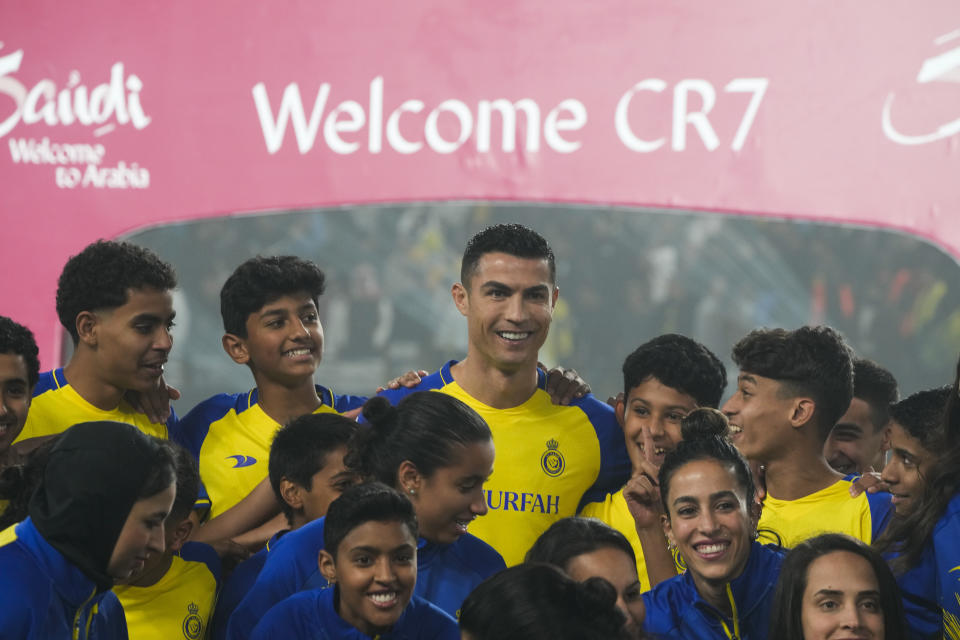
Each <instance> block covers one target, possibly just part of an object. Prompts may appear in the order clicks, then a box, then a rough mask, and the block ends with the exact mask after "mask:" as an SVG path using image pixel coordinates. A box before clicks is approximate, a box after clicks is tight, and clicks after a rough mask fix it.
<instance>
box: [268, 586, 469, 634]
mask: <svg viewBox="0 0 960 640" xmlns="http://www.w3.org/2000/svg"><path fill="white" fill-rule="evenodd" d="M335 592H336V590H335V589H329V588H328V589H311V590H309V591H301V592H300V593H296V594H294V595H292V596H290V597H289V598H287V599H286V600H283V601H282V602H280V603H278V604H277V605H276V606H275V607H273V608H272V609H270V611H269V612H267V615H265V616H264V617H263V620H261V621H260V622H259V623H258V624H257V626H256V627H254V629H253V633H252V634H251V635H250V638H251V640H277V638H283V639H284V640H368V639H369V638H370V636H368V635H366V634H365V633H363V632H361V631H360V630H359V629H357V628H356V627H354V626H352V625H351V624H350V623H348V622H347V621H346V620H344V619H343V618H341V617H340V615H339V614H338V613H337V612H336V609H335V608H334V594H335ZM376 638H377V640H460V631H459V629H458V628H457V623H456V622H455V621H454V619H453V618H451V617H450V616H449V615H447V614H446V613H444V612H443V611H441V610H440V609H438V608H437V607H435V606H434V605H432V604H430V603H429V602H427V601H426V600H424V599H422V598H418V597H417V596H413V597H412V598H410V602H409V604H407V606H406V608H405V609H404V610H403V613H402V614H400V617H399V618H398V619H397V621H396V622H395V623H394V625H393V627H392V628H391V629H390V630H389V631H387V632H385V633H382V634H379V635H377V636H376Z"/></svg>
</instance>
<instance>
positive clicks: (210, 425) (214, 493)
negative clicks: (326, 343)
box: [176, 386, 366, 518]
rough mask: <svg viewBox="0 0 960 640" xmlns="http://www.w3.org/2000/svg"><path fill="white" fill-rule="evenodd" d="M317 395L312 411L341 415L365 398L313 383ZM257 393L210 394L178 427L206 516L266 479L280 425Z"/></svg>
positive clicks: (217, 511) (361, 403) (242, 497)
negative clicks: (196, 471) (195, 469)
mask: <svg viewBox="0 0 960 640" xmlns="http://www.w3.org/2000/svg"><path fill="white" fill-rule="evenodd" d="M317 395H318V396H319V397H320V400H321V402H322V403H323V404H322V405H321V406H320V407H319V408H318V409H317V410H316V411H314V413H331V412H332V413H344V412H346V411H350V410H351V409H356V408H358V407H362V406H363V403H364V402H365V401H366V398H363V397H358V396H338V395H334V394H333V393H332V392H331V391H330V390H329V389H326V388H324V387H321V386H317ZM258 397H259V396H258V394H257V390H256V389H252V390H250V391H248V392H247V393H234V394H227V393H222V394H219V395H216V396H213V397H212V398H209V399H207V400H204V401H203V402H201V403H200V404H198V405H197V406H196V407H194V408H193V410H191V411H190V413H188V414H187V415H186V416H184V417H183V419H182V420H181V421H180V424H179V425H178V428H177V435H176V439H177V441H179V442H180V444H182V445H183V446H185V447H186V448H187V449H188V450H189V451H190V452H191V453H193V455H194V456H195V457H196V458H197V461H198V463H199V465H200V479H201V480H202V481H203V486H204V489H205V493H206V496H205V497H206V498H207V499H209V501H210V517H211V518H215V517H217V516H218V515H220V514H221V513H223V512H224V511H226V510H227V509H229V508H230V507H232V506H233V505H235V504H237V503H238V502H240V501H241V500H243V499H244V498H245V497H246V496H247V495H248V494H249V493H250V492H251V491H253V489H254V487H256V486H257V485H258V484H260V482H261V481H262V480H263V479H264V478H266V477H267V463H268V459H269V457H270V444H271V443H272V442H273V436H274V434H275V433H276V432H277V429H279V428H280V426H281V425H280V424H278V423H277V422H276V421H275V420H274V419H273V418H271V417H270V416H268V415H267V414H266V413H265V412H264V411H263V409H262V408H261V407H260V404H259V402H258ZM202 497H203V496H202ZM202 501H203V500H202V499H201V501H200V502H201V503H202Z"/></svg>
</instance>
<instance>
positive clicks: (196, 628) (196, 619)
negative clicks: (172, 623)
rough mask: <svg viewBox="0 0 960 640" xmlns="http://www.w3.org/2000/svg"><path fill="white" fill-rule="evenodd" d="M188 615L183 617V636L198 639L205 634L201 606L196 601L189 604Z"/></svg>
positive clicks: (192, 639) (188, 638) (190, 639)
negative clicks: (200, 613)
mask: <svg viewBox="0 0 960 640" xmlns="http://www.w3.org/2000/svg"><path fill="white" fill-rule="evenodd" d="M187 611H188V612H189V613H187V617H186V618H184V619H183V637H184V638H186V639H187V640H198V639H199V638H200V636H202V635H203V619H202V618H201V617H200V615H199V612H200V607H198V606H197V605H195V604H194V603H192V602H191V603H190V604H188V605H187Z"/></svg>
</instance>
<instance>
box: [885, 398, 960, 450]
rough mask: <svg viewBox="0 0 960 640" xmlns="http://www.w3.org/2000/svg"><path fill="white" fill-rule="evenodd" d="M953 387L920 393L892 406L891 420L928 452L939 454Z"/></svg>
mask: <svg viewBox="0 0 960 640" xmlns="http://www.w3.org/2000/svg"><path fill="white" fill-rule="evenodd" d="M952 391H953V387H946V386H945V387H938V388H936V389H926V390H924V391H918V392H916V393H915V394H913V395H911V396H907V397H906V398H904V399H903V400H901V401H900V402H897V403H896V404H893V405H891V406H890V418H891V419H893V421H894V422H896V423H897V424H898V425H900V426H901V427H903V430H904V431H906V432H907V434H909V435H910V437H911V438H916V439H917V440H919V441H920V444H922V445H923V448H924V449H926V450H928V451H934V452H937V450H938V445H939V444H940V442H941V441H942V439H943V425H944V412H945V410H946V408H947V402H948V401H949V400H950V394H951V392H952Z"/></svg>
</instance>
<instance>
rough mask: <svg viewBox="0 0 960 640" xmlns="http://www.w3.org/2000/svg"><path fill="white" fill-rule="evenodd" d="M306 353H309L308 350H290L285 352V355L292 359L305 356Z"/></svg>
mask: <svg viewBox="0 0 960 640" xmlns="http://www.w3.org/2000/svg"><path fill="white" fill-rule="evenodd" d="M308 353H310V349H291V350H290V351H287V355H288V356H290V357H293V358H295V357H297V356H305V355H307V354H308Z"/></svg>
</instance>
